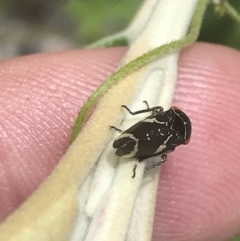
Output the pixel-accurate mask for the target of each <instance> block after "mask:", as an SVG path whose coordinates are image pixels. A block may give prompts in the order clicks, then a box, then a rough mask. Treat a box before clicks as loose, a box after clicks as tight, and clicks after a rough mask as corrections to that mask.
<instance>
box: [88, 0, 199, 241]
mask: <svg viewBox="0 0 240 241" xmlns="http://www.w3.org/2000/svg"><path fill="white" fill-rule="evenodd" d="M197 2H198V1H197V0H178V1H176V0H160V1H158V3H157V4H156V6H155V8H154V11H153V12H152V14H151V18H150V19H149V21H148V23H147V25H146V27H145V29H144V30H143V31H142V33H141V34H140V35H139V37H138V38H137V39H136V41H135V42H134V43H133V44H132V46H131V47H130V50H129V52H128V53H127V55H126V57H125V62H129V61H130V60H132V59H134V58H136V57H138V56H140V55H141V54H143V53H145V52H148V51H149V50H151V49H153V48H156V47H158V46H160V45H162V44H165V43H168V42H171V41H173V40H177V39H180V38H182V37H183V36H184V35H185V34H186V32H187V30H188V27H189V23H190V22H191V17H192V15H193V12H194V10H195V7H196V4H197ZM142 11H143V10H142ZM177 60H178V53H174V54H171V55H169V56H166V57H164V58H161V59H159V60H157V61H154V62H152V63H150V64H149V65H147V66H146V67H145V68H142V69H141V70H139V71H137V72H138V73H141V75H140V76H141V77H140V78H141V79H140V83H141V84H140V87H139V88H138V89H136V93H135V96H134V97H133V99H132V102H131V103H123V104H127V105H128V106H129V107H130V109H132V110H133V111H134V110H139V109H143V108H145V107H144V104H143V103H142V101H143V100H147V101H148V102H149V105H150V106H156V105H161V106H163V107H164V109H168V108H169V107H170V105H171V101H172V97H173V92H174V87H175V81H176V75H177ZM135 77H136V76H135ZM133 78H134V75H133ZM124 113H125V118H124V122H123V124H122V126H120V128H122V129H126V128H128V127H129V126H131V125H133V124H135V123H136V122H137V121H139V120H141V119H142V118H143V117H144V115H137V116H134V117H133V116H131V115H129V113H126V112H124ZM117 163H118V158H117V157H116V156H115V155H114V153H113V148H112V141H111V142H110V143H109V145H108V146H107V148H106V149H105V151H104V152H103V153H102V155H101V158H100V160H99V164H98V167H97V170H96V172H95V174H94V178H93V181H92V184H91V190H90V195H89V198H88V201H87V204H86V208H85V210H84V213H85V214H86V215H87V216H88V217H89V218H90V219H92V220H91V222H90V226H89V230H88V232H87V236H86V238H85V239H84V240H85V241H90V240H91V241H108V240H114V241H123V240H128V241H130V240H138V241H141V240H150V239H151V232H152V224H153V218H154V210H155V198H156V192H157V183H158V172H157V171H156V170H153V171H151V172H150V173H151V174H152V175H146V177H145V178H144V179H143V182H142V178H143V171H144V168H145V162H142V163H140V164H138V167H137V171H136V177H135V179H132V178H131V176H132V169H133V165H134V164H136V163H137V161H126V160H120V163H119V167H118V169H117V171H116V165H117ZM146 178H147V179H148V180H149V179H150V180H151V181H149V182H147V181H146ZM141 184H142V187H141V189H140V190H139V188H140V186H141ZM138 193H139V194H140V195H139V196H138V197H137V194H138ZM85 194H86V195H87V193H85ZM136 199H137V200H136ZM134 204H136V205H135V206H134ZM132 214H133V215H132ZM131 215H132V218H131ZM143 217H144V218H143ZM130 220H131V222H130ZM133 229H134V230H133Z"/></svg>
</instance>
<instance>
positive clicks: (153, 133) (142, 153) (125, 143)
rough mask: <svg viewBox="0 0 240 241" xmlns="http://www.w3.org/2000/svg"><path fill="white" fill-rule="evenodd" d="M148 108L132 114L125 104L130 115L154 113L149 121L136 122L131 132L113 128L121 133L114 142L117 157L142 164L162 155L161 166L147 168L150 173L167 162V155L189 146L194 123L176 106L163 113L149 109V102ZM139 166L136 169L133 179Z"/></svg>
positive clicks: (154, 108) (149, 117)
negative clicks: (182, 146)
mask: <svg viewBox="0 0 240 241" xmlns="http://www.w3.org/2000/svg"><path fill="white" fill-rule="evenodd" d="M144 102H145V103H146V105H147V108H146V109H143V110H139V111H135V112H132V111H131V110H130V109H129V108H128V107H127V106H125V105H122V106H121V107H123V108H125V109H126V110H127V111H128V112H129V113H130V114H131V115H138V114H141V113H146V112H151V115H149V116H148V117H147V118H145V119H143V120H141V121H139V122H137V123H136V124H135V125H133V126H131V127H130V128H129V129H127V130H125V131H122V130H120V129H118V128H116V127H114V126H111V128H113V129H115V130H117V131H119V132H121V134H120V135H119V136H118V137H117V138H116V139H115V141H114V142H113V148H115V149H116V152H115V154H116V155H117V156H120V157H124V158H133V159H137V160H138V161H139V162H142V161H143V160H145V159H148V158H150V157H155V156H160V157H161V160H160V162H158V163H155V164H153V165H151V166H150V167H147V169H146V170H150V169H152V168H154V167H156V166H158V165H161V164H162V163H163V162H165V161H166V160H167V153H169V152H172V151H174V150H175V148H176V147H177V146H179V145H182V144H184V145H186V144H188V142H189V141H190V137H191V131H192V127H191V121H190V119H189V117H188V116H187V115H186V114H185V113H184V112H183V111H181V110H180V109H179V108H177V107H171V108H170V109H169V110H166V111H164V110H163V107H161V106H155V107H152V108H150V107H149V105H148V103H147V101H144ZM136 168H137V166H134V168H133V176H132V178H134V177H135V171H136Z"/></svg>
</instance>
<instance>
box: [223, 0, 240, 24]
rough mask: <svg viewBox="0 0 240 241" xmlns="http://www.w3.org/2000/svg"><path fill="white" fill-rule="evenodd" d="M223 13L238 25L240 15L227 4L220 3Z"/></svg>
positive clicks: (225, 2)
mask: <svg viewBox="0 0 240 241" xmlns="http://www.w3.org/2000/svg"><path fill="white" fill-rule="evenodd" d="M222 6H223V8H224V12H225V13H227V14H228V15H229V17H231V18H232V19H233V20H234V21H235V22H237V24H240V14H239V13H238V12H237V11H236V10H235V9H234V8H233V7H232V6H231V5H230V4H229V3H228V2H227V1H224V2H223V3H222Z"/></svg>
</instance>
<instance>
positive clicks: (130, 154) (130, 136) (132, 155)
mask: <svg viewBox="0 0 240 241" xmlns="http://www.w3.org/2000/svg"><path fill="white" fill-rule="evenodd" d="M125 137H128V138H131V139H133V140H134V141H135V142H136V143H135V146H134V148H133V150H132V151H131V152H130V153H129V154H127V155H124V156H121V157H123V158H131V157H134V156H135V154H136V152H137V151H138V139H137V138H135V137H134V136H133V134H130V133H124V134H121V135H120V136H119V137H118V138H117V139H116V140H119V139H121V138H125Z"/></svg>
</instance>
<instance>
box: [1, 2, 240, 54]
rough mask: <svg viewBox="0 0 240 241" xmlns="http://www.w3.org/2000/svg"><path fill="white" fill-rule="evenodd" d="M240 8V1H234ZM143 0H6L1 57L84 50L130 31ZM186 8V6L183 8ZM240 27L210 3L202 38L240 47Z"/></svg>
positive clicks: (2, 25) (2, 16) (3, 12)
mask: <svg viewBox="0 0 240 241" xmlns="http://www.w3.org/2000/svg"><path fill="white" fill-rule="evenodd" d="M229 2H230V3H231V4H232V5H234V6H235V7H236V8H237V9H238V11H239V12H240V1H239V0H231V1H229ZM141 3H142V0H131V1H129V0H91V1H89V0H51V1H49V0H0V59H6V58H11V57H14V56H20V55H27V54H32V53H38V52H49V51H61V50H69V49H76V48H81V47H83V46H85V45H87V44H90V43H92V42H94V41H96V40H98V39H99V38H101V37H104V36H107V35H109V34H112V33H115V32H118V31H120V30H122V29H124V28H125V27H126V26H127V25H128V23H129V22H130V21H131V19H132V18H133V16H134V14H135V13H136V11H137V10H138V8H139V6H140V4H141ZM183 7H184V6H183ZM238 36H240V27H238V25H237V24H236V23H234V22H233V21H232V20H231V19H230V18H229V17H228V16H224V17H222V18H220V17H219V16H217V15H216V14H215V13H214V9H213V7H212V6H209V8H208V11H207V14H206V17H205V20H204V25H203V27H202V32H201V35H200V38H199V40H201V41H207V42H214V43H219V44H223V45H228V46H231V47H234V48H237V49H239V48H240V40H239V37H238Z"/></svg>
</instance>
